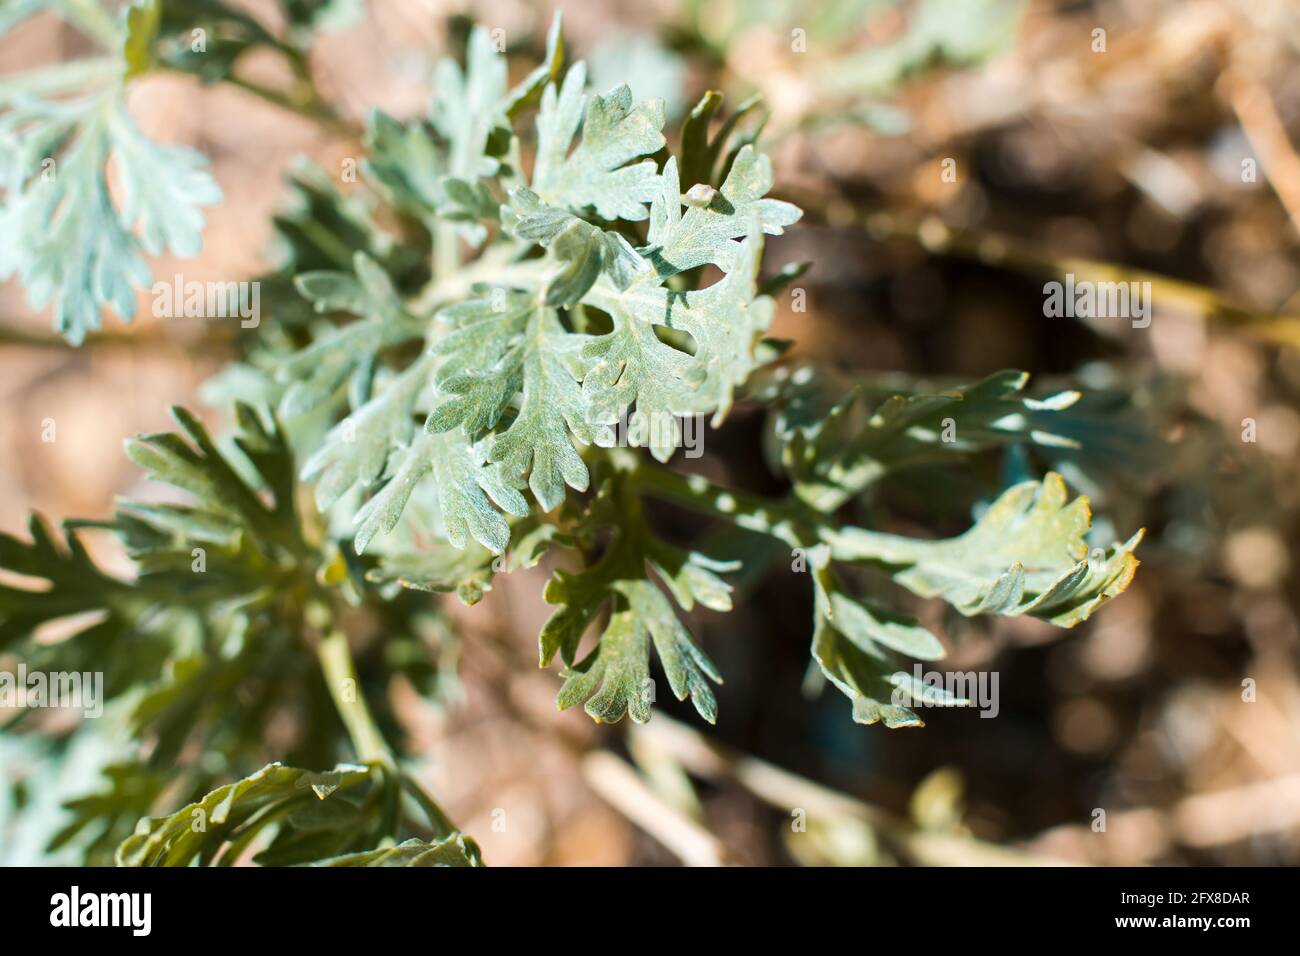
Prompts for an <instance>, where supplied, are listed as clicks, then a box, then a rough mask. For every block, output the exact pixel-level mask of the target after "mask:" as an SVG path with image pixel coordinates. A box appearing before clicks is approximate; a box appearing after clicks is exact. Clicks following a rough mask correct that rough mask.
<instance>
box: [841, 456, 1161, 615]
mask: <svg viewBox="0 0 1300 956" xmlns="http://www.w3.org/2000/svg"><path fill="white" fill-rule="evenodd" d="M1091 519H1092V514H1091V511H1090V510H1089V507H1088V499H1087V498H1085V497H1078V498H1075V499H1074V500H1073V501H1070V500H1069V494H1068V492H1067V491H1066V488H1065V482H1064V481H1063V480H1062V479H1061V476H1060V475H1057V474H1055V473H1049V474H1048V475H1047V477H1046V478H1044V479H1043V481H1042V482H1041V483H1039V482H1035V481H1028V482H1024V483H1022V484H1019V485H1016V486H1014V487H1012V488H1009V489H1007V490H1006V491H1005V492H1003V493H1002V495H1001V496H1000V497H999V498H998V499H997V500H996V501H994V502H993V504H991V505H990V506H989V508H988V510H987V511H985V512H984V514H983V515H981V516H980V519H979V520H978V521H977V522H976V523H975V525H974V526H973V527H972V528H971V529H970V530H969V531H967V532H966V533H965V534H962V535H960V536H958V537H956V538H947V539H944V540H940V541H924V540H918V539H915V538H906V537H902V536H899V535H892V534H882V533H879V532H874V531H866V530H863V529H861V528H844V529H840V530H836V531H832V532H828V534H827V535H826V538H827V541H828V542H829V544H830V546H831V550H832V552H833V554H834V556H835V558H836V559H837V560H842V561H855V562H859V563H864V564H869V565H871V566H875V567H881V568H884V569H885V570H887V571H888V572H889V573H890V575H891V576H892V577H893V578H894V580H895V581H897V582H898V583H899V584H901V585H903V586H904V587H906V588H908V589H909V590H911V591H914V592H915V593H916V594H919V595H920V596H922V597H942V598H943V599H944V600H945V601H947V602H948V603H950V604H952V605H953V606H954V607H956V608H957V610H959V611H961V613H963V614H966V615H975V614H1004V615H1013V616H1014V615H1019V614H1030V615H1032V616H1034V617H1041V618H1044V619H1045V620H1048V621H1050V622H1052V623H1053V624H1056V625H1058V626H1061V627H1073V626H1074V625H1075V624H1077V623H1078V622H1080V621H1083V620H1086V619H1087V618H1088V617H1089V616H1090V615H1091V614H1092V612H1093V611H1095V610H1096V609H1097V608H1098V607H1100V606H1101V605H1102V604H1105V603H1106V602H1107V601H1109V600H1110V599H1111V598H1113V597H1115V596H1116V595H1117V594H1120V593H1122V592H1123V591H1124V589H1125V588H1127V587H1128V585H1129V582H1130V581H1131V580H1132V579H1133V574H1134V572H1135V571H1136V570H1137V565H1138V561H1137V558H1135V557H1134V556H1133V551H1134V549H1135V548H1136V547H1137V545H1138V543H1139V542H1140V541H1141V540H1142V532H1141V531H1139V532H1137V534H1135V535H1133V537H1132V538H1130V539H1129V540H1128V541H1126V542H1124V543H1123V544H1114V545H1111V546H1110V547H1108V548H1093V549H1091V550H1090V548H1089V545H1088V542H1087V540H1086V535H1087V532H1088V529H1089V526H1090V524H1091Z"/></svg>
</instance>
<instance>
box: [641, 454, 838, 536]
mask: <svg viewBox="0 0 1300 956" xmlns="http://www.w3.org/2000/svg"><path fill="white" fill-rule="evenodd" d="M632 482H633V484H634V485H635V486H636V487H637V488H638V489H639V490H641V491H644V492H647V493H649V494H651V495H654V496H656V497H658V498H662V499H664V500H667V501H672V502H674V503H676V504H680V505H684V506H686V507H688V508H693V509H694V510H696V511H705V512H708V513H709V514H712V515H715V516H717V517H719V518H724V519H726V520H727V521H730V522H731V523H733V524H735V525H736V526H737V527H740V528H744V529H745V530H747V531H755V532H758V533H759V534H765V535H768V536H770V537H773V538H776V539H778V540H779V541H783V542H785V543H786V544H788V545H790V547H792V548H806V547H808V546H809V545H812V544H816V543H817V541H818V538H819V536H820V534H819V533H820V529H821V526H822V525H823V524H824V521H825V519H824V517H823V516H822V515H821V514H820V513H818V512H816V511H814V510H813V509H812V508H810V507H809V506H808V505H805V504H803V502H801V501H799V500H798V499H797V498H794V497H790V498H785V499H780V500H776V499H770V498H763V497H760V496H759V495H751V494H748V493H747V492H743V491H730V490H728V489H726V488H721V487H719V486H717V485H715V484H712V483H711V482H709V481H706V480H705V479H704V478H702V477H700V476H699V475H681V474H678V473H677V472H674V471H669V470H668V469H667V468H656V467H653V466H646V465H643V466H640V467H638V468H637V469H636V470H635V471H634V472H633V473H632Z"/></svg>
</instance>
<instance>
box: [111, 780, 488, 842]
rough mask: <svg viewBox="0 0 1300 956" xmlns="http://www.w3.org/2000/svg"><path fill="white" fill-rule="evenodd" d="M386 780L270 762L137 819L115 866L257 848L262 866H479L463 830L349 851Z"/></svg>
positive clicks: (360, 838) (362, 837) (387, 787)
mask: <svg viewBox="0 0 1300 956" xmlns="http://www.w3.org/2000/svg"><path fill="white" fill-rule="evenodd" d="M390 778H391V774H389V773H388V772H387V771H385V770H382V769H378V768H372V767H365V766H360V765H354V764H343V765H340V766H338V767H335V768H334V769H333V770H331V771H328V772H325V773H316V772H312V771H307V770H299V769H296V768H292V767H284V766H281V765H280V764H278V763H273V764H268V765H267V766H265V767H263V768H262V769H261V770H258V771H257V772H256V773H253V774H250V775H249V776H247V777H245V778H243V779H242V780H237V781H235V782H234V783H229V784H226V785H225V786H222V787H218V788H217V789H215V790H213V791H212V792H211V793H208V794H207V795H206V796H204V797H203V798H202V799H200V800H197V801H195V802H194V803H191V804H189V805H188V806H184V807H181V808H180V809H179V810H177V811H176V812H175V813H172V814H169V815H168V816H165V817H161V818H158V819H144V820H141V821H140V823H139V825H138V826H137V827H136V831H135V833H134V834H133V835H132V836H131V837H129V838H128V839H126V840H124V841H123V842H122V844H121V846H119V847H118V850H117V864H118V866H187V865H189V864H191V863H193V862H197V863H198V864H199V865H202V866H208V865H217V866H229V865H231V864H233V863H235V862H238V859H239V856H240V855H241V854H242V853H243V852H245V851H247V850H248V849H250V848H253V847H256V848H258V849H259V850H260V851H261V852H260V854H259V856H258V859H259V860H260V861H261V862H268V863H278V864H286V863H288V864H292V863H300V862H309V863H313V864H314V865H317V866H481V865H482V862H481V859H480V856H479V849H478V847H477V845H475V843H474V841H473V840H471V839H469V838H468V837H466V836H465V835H464V834H461V833H448V834H444V835H443V836H442V838H441V839H438V840H436V841H433V842H430V841H426V840H422V839H418V838H411V839H409V840H407V841H404V842H402V843H400V844H397V845H396V846H387V847H378V848H374V849H372V848H370V847H366V848H365V849H361V850H353V849H352V847H354V846H356V844H357V843H358V842H362V843H363V844H364V841H366V840H367V838H368V836H369V835H368V832H367V831H369V830H370V829H371V826H372V821H371V819H370V818H371V817H372V816H373V812H369V811H368V809H367V807H366V803H367V802H370V801H380V800H383V799H385V794H386V793H389V792H391V791H392V787H393V786H394V785H395V784H394V782H393V781H392V780H391V779H390ZM272 823H274V824H277V825H276V826H275V827H273V828H268V824H272ZM270 834H274V835H273V836H270ZM268 837H269V839H268Z"/></svg>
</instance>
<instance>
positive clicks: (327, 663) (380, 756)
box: [316, 631, 396, 768]
mask: <svg viewBox="0 0 1300 956" xmlns="http://www.w3.org/2000/svg"><path fill="white" fill-rule="evenodd" d="M316 653H317V656H318V657H319V658H320V666H321V670H322V671H323V672H324V674H325V684H326V685H327V686H328V687H329V691H330V696H331V697H332V698H333V699H334V706H335V707H337V708H338V712H339V717H340V718H342V720H343V726H344V727H346V728H347V731H348V736H349V737H350V738H351V740H352V746H353V748H354V749H355V750H356V752H357V757H358V758H359V759H360V760H361V762H362V763H377V764H381V765H382V766H385V767H389V768H395V767H396V761H394V759H393V753H392V751H391V750H389V748H388V744H387V742H386V741H385V740H384V735H383V734H381V733H380V732H379V727H378V726H377V725H376V724H375V718H374V716H373V715H372V714H371V713H370V706H369V705H368V704H367V703H366V699H365V697H363V696H362V694H361V686H360V682H359V681H358V680H357V669H356V665H355V664H354V663H353V660H352V649H351V648H350V647H348V638H347V635H346V634H344V633H343V632H342V631H331V632H330V633H329V634H328V635H327V636H326V637H325V638H323V639H322V640H321V642H320V647H319V648H318V649H317V652H316Z"/></svg>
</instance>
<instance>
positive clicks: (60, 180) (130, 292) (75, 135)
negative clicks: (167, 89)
mask: <svg viewBox="0 0 1300 956" xmlns="http://www.w3.org/2000/svg"><path fill="white" fill-rule="evenodd" d="M153 9H154V8H153V7H146V8H145V9H144V10H137V9H135V8H132V10H131V14H132V16H131V31H130V32H129V33H127V32H123V33H122V34H121V35H118V34H113V35H111V36H110V39H111V40H114V41H115V42H116V43H118V44H119V45H120V44H121V43H123V42H125V43H126V44H127V47H126V56H127V58H128V64H129V65H128V67H127V68H126V70H125V72H124V71H123V70H122V68H121V67H117V68H115V69H114V70H110V71H108V72H106V73H103V74H102V75H96V76H95V77H94V79H93V80H90V77H89V76H86V77H83V76H78V75H76V74H71V75H70V76H69V77H68V78H67V79H66V80H63V81H61V82H58V81H56V82H54V83H49V82H42V75H41V74H40V72H39V71H35V72H34V73H33V74H32V77H33V80H32V82H31V83H30V84H24V82H23V78H21V77H20V78H19V80H18V81H17V82H16V83H12V84H9V85H8V86H7V87H6V89H5V90H4V92H3V94H0V197H2V198H0V279H5V278H8V277H9V276H11V275H15V274H16V275H17V276H18V278H19V280H20V281H21V282H22V283H23V285H24V286H25V287H26V289H27V295H28V299H29V300H30V301H31V304H32V306H33V307H35V308H43V307H44V306H45V305H47V304H48V303H50V302H53V303H54V324H55V328H56V329H57V330H58V331H59V332H60V333H61V334H62V335H63V336H64V337H65V338H67V340H68V341H69V342H71V343H73V344H80V343H81V342H82V340H83V339H84V338H85V336H86V333H87V332H89V331H94V330H97V329H99V328H100V327H101V324H102V321H101V315H100V310H101V309H102V308H103V307H104V306H108V307H111V308H112V309H113V311H114V312H116V313H117V314H118V316H119V317H121V318H122V319H123V320H130V319H131V317H132V316H133V315H134V314H135V290H136V289H137V288H140V287H143V286H147V285H148V284H149V280H150V272H149V268H148V266H147V265H146V264H145V262H144V260H143V258H142V254H148V255H158V254H160V253H163V252H170V253H172V254H174V255H178V256H192V255H194V254H196V253H197V252H198V251H199V248H200V246H201V245H202V229H203V213H202V212H201V208H202V207H203V206H207V205H211V204H213V203H215V202H218V201H219V200H220V199H221V191H220V189H218V188H217V185H216V183H215V182H214V181H213V180H212V177H211V176H210V175H209V174H208V172H207V161H206V160H205V159H204V158H203V156H202V155H200V154H199V153H197V152H195V151H193V150H190V149H187V148H183V147H179V146H164V145H160V144H158V143H154V142H152V141H151V140H149V139H148V138H147V137H145V136H144V134H143V133H142V132H141V131H140V129H139V127H137V126H136V124H135V122H134V120H132V119H131V117H130V115H129V114H128V113H127V110H126V105H125V83H126V81H127V80H128V79H129V78H130V77H131V76H133V75H134V74H135V73H136V72H138V70H139V69H140V68H142V60H141V57H143V56H144V54H143V52H142V50H143V49H144V48H145V47H147V45H148V43H149V41H150V39H151V37H152V29H153V28H154V27H156V13H155V15H153V16H152V18H151V17H150V15H149V13H148V12H147V11H148V10H153ZM140 31H144V32H143V33H141V32H140ZM124 38H125V39H124ZM88 80H90V81H91V82H97V83H98V84H99V85H100V89H99V91H97V92H95V93H92V94H90V95H84V96H80V97H78V96H76V95H75V94H77V93H78V92H79V91H80V90H82V88H84V87H85V86H86V85H87V82H88ZM28 86H30V87H31V88H33V89H37V88H39V89H40V91H41V94H42V95H41V96H37V95H35V94H34V93H29V92H26V91H25V90H26V88H27V87H28ZM51 95H58V96H60V97H64V98H61V99H52V98H50V97H51ZM110 161H111V163H112V166H113V169H114V170H115V174H116V177H117V180H118V186H119V187H120V196H121V202H120V205H115V204H114V202H113V198H112V195H111V194H110V191H109V164H110Z"/></svg>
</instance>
